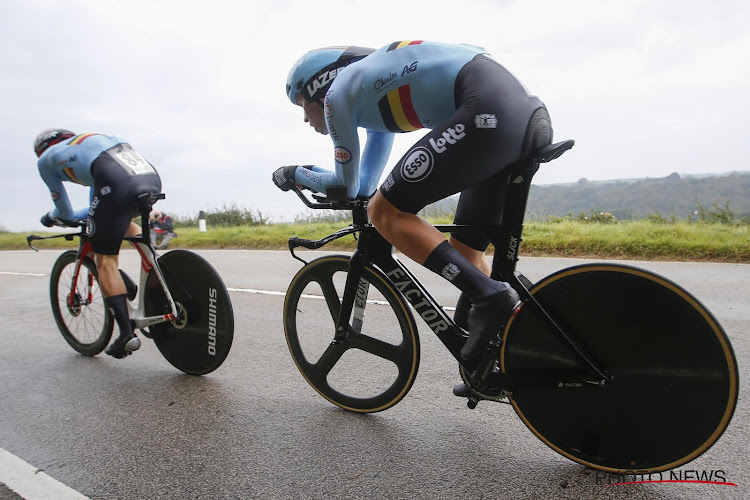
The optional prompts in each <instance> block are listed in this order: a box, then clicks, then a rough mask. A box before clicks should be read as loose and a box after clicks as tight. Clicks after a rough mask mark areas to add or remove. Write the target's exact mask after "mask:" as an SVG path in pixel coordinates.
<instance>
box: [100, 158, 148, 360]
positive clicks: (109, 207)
mask: <svg viewBox="0 0 750 500" xmlns="http://www.w3.org/2000/svg"><path fill="white" fill-rule="evenodd" d="M91 172H92V175H93V177H94V197H93V198H92V202H91V208H90V210H89V220H90V225H91V228H92V235H91V247H92V249H93V250H94V252H95V253H96V255H97V270H98V272H99V281H100V286H101V288H102V293H103V295H104V297H105V300H106V302H107V306H108V307H109V309H110V312H111V313H112V315H113V317H114V318H115V321H116V322H117V325H118V327H119V329H120V335H119V337H118V338H117V339H115V341H114V342H113V343H112V344H111V345H110V346H109V347H108V348H107V349H106V350H105V352H106V353H107V354H109V355H111V356H114V357H117V358H121V357H124V356H126V355H127V354H128V353H130V352H131V351H134V350H137V349H138V348H139V347H140V340H139V339H138V338H137V336H136V335H135V332H134V331H133V325H132V323H131V321H130V315H129V313H128V308H127V302H126V300H127V290H126V287H125V283H124V282H123V280H122V277H121V276H120V272H119V252H120V245H121V244H122V240H123V237H124V235H125V234H128V235H134V234H137V233H138V232H140V229H139V228H138V226H137V225H135V224H133V223H132V220H131V219H132V218H133V215H134V213H133V207H132V206H131V203H130V199H131V194H132V185H133V183H134V181H133V179H137V178H138V177H139V176H131V175H130V174H129V173H128V171H126V170H125V169H124V168H123V167H122V166H121V165H120V164H119V163H117V162H116V161H115V160H114V159H113V158H112V157H111V156H109V155H108V154H106V153H103V154H102V155H100V156H99V157H98V158H97V159H96V160H94V162H93V164H92V166H91ZM156 177H157V179H158V176H156Z"/></svg>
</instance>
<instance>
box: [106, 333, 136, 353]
mask: <svg viewBox="0 0 750 500" xmlns="http://www.w3.org/2000/svg"><path fill="white" fill-rule="evenodd" d="M140 348H141V339H139V338H138V336H137V335H136V334H135V333H128V334H127V335H120V336H119V337H117V338H116V339H115V341H114V342H112V343H111V344H109V347H107V348H106V349H105V350H104V352H105V353H106V354H108V355H110V356H112V357H113V358H117V359H122V358H124V357H125V356H127V355H128V354H130V353H132V352H133V351H137V350H138V349H140Z"/></svg>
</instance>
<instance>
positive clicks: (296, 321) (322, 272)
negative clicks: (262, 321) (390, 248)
mask: <svg viewBox="0 0 750 500" xmlns="http://www.w3.org/2000/svg"><path fill="white" fill-rule="evenodd" d="M348 268H349V257H347V256H342V255H332V256H326V257H321V258H319V259H316V260H314V261H312V262H310V263H308V264H307V265H306V266H304V267H303V268H302V269H301V270H300V271H299V272H298V273H297V275H296V276H295V277H294V279H293V280H292V282H291V284H290V285H289V290H288V291H287V294H286V299H285V301H284V333H285V335H286V340H287V345H288V346H289V351H290V352H291V354H292V358H293V359H294V362H295V363H296V364H297V368H299V371H300V373H302V376H303V377H304V378H305V380H307V382H308V383H309V384H310V385H311V386H312V387H313V389H315V390H316V391H317V392H318V393H319V394H320V395H321V396H323V397H324V398H326V399H327V400H328V401H330V402H331V403H333V404H335V405H337V406H339V407H341V408H343V409H345V410H349V411H353V412H358V413H373V412H377V411H382V410H385V409H387V408H390V407H391V406H393V405H395V404H396V403H398V402H399V401H401V399H402V398H403V397H404V396H406V394H407V393H408V392H409V389H410V388H411V386H412V384H413V383H414V379H415V378H416V376H417V371H418V368H419V336H418V331H417V325H416V324H415V322H414V317H413V316H412V314H411V311H409V309H408V307H407V305H406V302H405V300H404V298H403V296H402V295H401V293H400V292H398V290H397V289H395V288H394V287H393V285H392V283H391V282H390V281H389V280H388V279H387V278H386V277H385V276H384V275H383V274H382V273H381V272H380V271H378V270H377V269H375V268H373V267H371V266H367V267H365V270H364V275H363V278H364V280H366V281H360V288H359V293H360V294H361V293H362V292H364V291H365V290H366V292H365V293H366V294H367V295H365V297H366V300H358V301H357V302H358V303H359V305H360V306H361V307H362V309H360V310H361V312H362V314H364V313H365V311H366V312H367V314H366V316H364V317H363V318H362V317H360V318H359V319H357V316H358V314H357V313H354V314H352V320H351V323H350V326H351V329H350V331H349V334H348V335H347V338H346V339H345V340H343V341H341V342H338V343H334V342H333V340H334V334H335V331H334V330H335V320H336V318H337V317H338V314H339V310H340V309H341V299H340V297H341V296H342V295H343V293H344V283H345V281H346V276H347V273H348ZM358 296H360V297H361V295H358Z"/></svg>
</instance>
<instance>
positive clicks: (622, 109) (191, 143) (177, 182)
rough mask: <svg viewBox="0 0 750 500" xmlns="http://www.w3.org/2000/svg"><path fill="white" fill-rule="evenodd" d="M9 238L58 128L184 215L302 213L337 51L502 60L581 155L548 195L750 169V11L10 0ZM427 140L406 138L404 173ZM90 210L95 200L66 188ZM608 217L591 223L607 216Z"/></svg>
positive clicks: (1, 29)
mask: <svg viewBox="0 0 750 500" xmlns="http://www.w3.org/2000/svg"><path fill="white" fill-rule="evenodd" d="M0 6H2V17H1V18H0V68H1V69H2V77H1V78H0V116H1V117H2V118H1V119H0V127H1V128H2V134H1V138H0V144H1V146H0V148H1V149H2V158H3V167H2V168H3V176H2V179H3V180H2V190H1V191H0V228H5V229H9V230H13V231H26V230H39V229H41V228H42V226H40V225H39V222H38V221H39V218H40V217H41V215H42V214H44V213H45V212H47V211H48V210H50V209H51V208H52V202H51V200H50V197H49V192H48V191H47V189H46V187H45V185H44V183H43V182H42V181H41V179H40V177H39V174H38V172H37V169H36V157H35V155H34V153H33V150H32V142H33V139H34V137H35V136H36V134H37V133H38V132H39V131H40V130H42V129H44V128H47V127H63V128H68V129H71V130H73V131H75V132H78V133H83V132H103V133H111V134H117V135H121V136H123V137H125V138H127V139H128V140H129V141H130V143H131V144H132V145H133V146H134V147H135V148H136V149H137V150H138V151H139V152H140V153H141V154H143V155H144V156H145V157H146V158H148V159H149V160H150V161H151V162H152V163H153V164H154V165H155V166H156V168H157V170H158V171H159V173H160V174H161V177H162V182H163V185H164V192H165V193H166V194H167V199H166V200H165V201H163V202H160V203H159V206H160V208H162V209H163V210H164V211H165V212H167V213H173V214H177V215H194V214H197V213H198V211H199V210H201V209H203V210H206V209H215V208H219V207H221V206H223V205H225V204H226V205H232V204H237V205H239V206H242V207H246V208H250V209H255V210H259V211H260V212H262V213H263V214H264V215H266V216H269V217H270V218H271V219H272V220H274V221H282V220H291V219H292V218H293V217H294V215H295V214H299V213H303V212H305V207H304V206H303V205H302V204H301V203H300V202H299V200H297V198H296V197H295V196H294V195H292V194H289V193H282V192H281V191H279V190H277V189H276V188H275V187H274V185H273V184H272V182H271V173H272V172H273V171H274V170H275V169H276V168H277V167H278V166H282V165H290V164H310V163H315V164H318V165H321V166H327V167H332V154H331V143H330V139H329V138H328V137H324V136H321V135H318V134H316V133H315V132H314V131H313V130H312V129H311V128H310V127H309V126H308V125H307V124H305V123H303V121H302V111H301V108H299V107H296V106H292V105H291V103H289V101H288V100H287V98H286V96H285V95H284V92H283V90H282V89H283V87H284V84H285V80H286V75H287V72H288V70H289V67H290V66H291V64H292V63H293V62H294V61H295V60H296V59H297V58H298V57H299V56H301V55H302V54H303V53H304V52H306V51H307V50H309V49H312V48H317V47H321V46H327V45H345V44H347V45H348V44H352V45H361V46H369V47H374V48H377V47H381V46H383V45H386V44H390V43H391V42H393V41H396V40H404V39H409V40H412V39H413V40H418V39H425V40H438V41H445V42H456V43H470V44H474V45H479V46H482V47H484V48H486V49H487V50H488V51H489V52H490V53H491V54H492V55H493V56H494V57H495V58H496V59H497V60H498V61H500V62H501V63H502V64H503V65H505V66H506V67H507V68H508V69H510V70H511V71H512V72H513V73H514V74H515V75H516V76H517V77H519V78H520V79H521V80H522V81H523V82H524V83H525V84H526V86H527V87H528V88H529V89H530V90H531V91H532V93H534V94H536V95H538V96H539V97H540V98H541V99H542V100H543V101H544V102H545V103H546V105H547V107H548V109H549V111H550V113H551V116H552V122H553V126H554V129H555V139H556V140H562V139H568V138H572V139H575V140H576V147H575V148H574V149H573V150H572V151H570V152H568V153H566V154H565V155H564V156H563V157H562V158H561V159H559V160H557V161H555V162H554V163H552V164H550V165H548V166H543V167H542V169H541V170H540V171H539V173H538V174H537V176H536V178H535V183H536V184H553V183H559V182H573V181H577V180H578V179H580V178H582V177H585V178H587V179H589V180H606V179H621V178H640V177H665V176H667V175H669V174H670V173H672V172H679V173H681V174H695V173H725V172H730V171H748V170H750V166H748V160H747V158H748V157H750V140H749V139H748V129H749V128H750V127H748V124H747V123H748V114H749V112H750V29H748V26H750V2H748V1H747V0H711V1H708V0H700V1H695V0H622V1H619V2H612V1H595V0H584V1H576V0H568V1H559V0H517V1H513V0H509V1H504V0H484V1H482V0H451V1H446V0H429V1H421V0H396V1H391V0H370V1H360V0H344V1H341V2H339V1H322V2H314V1H310V0H305V1H297V0H231V1H224V0H213V1H206V0H202V1H192V0H127V1H124V0H68V1H65V2H58V1H52V0H0ZM419 134H420V133H419V132H415V133H411V134H401V135H399V136H398V137H397V138H396V145H395V147H394V151H393V154H392V155H391V161H390V163H389V166H388V167H386V172H387V171H389V170H390V168H391V167H392V166H393V164H394V163H395V162H396V161H397V160H398V158H399V157H400V156H401V155H402V154H403V153H404V152H406V150H407V149H408V147H409V146H410V145H411V144H412V143H413V142H415V141H416V140H417V139H418V138H419V137H420V135H419ZM66 186H69V188H68V192H69V193H70V194H71V196H72V198H73V199H74V201H75V202H76V205H77V206H78V207H80V206H82V205H86V204H87V197H88V190H87V189H85V188H82V187H80V186H76V185H73V184H69V183H66ZM592 208H594V207H592Z"/></svg>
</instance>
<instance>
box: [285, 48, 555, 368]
mask: <svg viewBox="0 0 750 500" xmlns="http://www.w3.org/2000/svg"><path fill="white" fill-rule="evenodd" d="M286 94H287V96H288V97H289V99H290V100H291V101H292V103H293V104H296V105H298V106H301V107H302V109H303V111H304V121H305V122H309V124H310V126H312V127H313V128H314V129H315V130H316V131H317V132H319V133H321V134H324V135H329V136H330V137H331V139H332V140H333V161H334V170H333V171H331V170H327V169H324V168H321V167H318V166H315V165H304V166H296V165H292V166H287V167H281V168H280V169H278V170H276V171H275V172H274V174H273V180H274V182H275V183H276V185H277V186H278V187H279V188H280V189H282V190H284V191H286V190H289V189H290V188H291V187H292V186H293V185H294V184H298V185H300V186H304V187H307V188H310V189H312V190H314V191H318V192H322V193H328V194H329V197H330V196H331V195H332V194H333V193H334V190H333V189H331V188H334V189H335V188H341V187H343V189H345V193H346V197H347V198H349V199H355V198H370V197H371V199H370V201H369V204H368V215H369V217H370V220H371V221H372V223H373V224H374V225H375V227H376V228H377V230H378V232H379V233H380V234H381V235H383V237H385V238H386V239H387V240H388V241H389V242H390V243H391V244H392V245H393V246H395V247H396V248H397V249H399V250H400V251H401V252H403V253H404V254H405V255H407V256H408V257H410V258H411V259H413V260H414V261H416V262H418V263H420V264H423V265H424V266H425V267H427V268H428V269H430V270H432V271H433V272H435V273H437V274H439V275H441V276H443V277H444V278H445V279H447V280H449V281H450V282H451V283H453V284H454V285H455V286H456V287H458V288H459V289H460V290H461V292H462V293H463V294H465V295H466V296H468V297H469V298H470V299H471V304H472V307H471V309H470V310H469V313H468V329H469V332H470V334H469V339H468V340H467V342H466V344H465V346H464V347H463V349H462V350H461V356H462V357H463V358H464V359H471V358H473V357H475V356H476V355H477V354H478V353H480V352H481V349H482V347H483V346H484V345H485V344H486V343H487V342H488V341H489V340H490V339H491V338H492V337H493V336H494V335H496V334H497V333H498V332H499V331H500V330H501V329H502V328H503V327H504V324H505V323H506V322H507V320H508V319H509V318H510V317H511V316H512V315H513V314H515V312H517V311H518V309H519V307H520V304H521V303H520V300H519V296H518V294H517V293H516V292H515V291H514V290H513V289H512V288H511V287H510V285H508V283H505V282H501V281H495V280H493V279H491V278H490V277H489V274H490V266H489V264H488V263H487V261H486V260H485V254H484V252H485V250H486V249H487V247H488V245H489V241H488V239H487V238H486V236H484V235H482V234H475V233H456V234H452V235H451V236H450V238H449V240H447V241H446V239H445V237H444V235H443V234H442V233H440V231H438V230H437V229H435V228H434V227H433V226H432V225H430V224H429V223H427V222H426V221H424V220H422V219H421V218H419V217H418V216H417V215H416V214H417V212H419V210H421V209H422V208H423V207H425V206H426V205H428V204H429V203H432V202H435V201H437V200H441V199H443V198H446V197H448V196H450V195H452V194H455V193H461V195H460V198H459V201H458V207H457V209H456V215H455V219H454V222H455V223H456V224H497V223H499V222H500V220H501V217H502V213H501V210H502V206H503V196H504V193H505V190H506V186H505V185H504V182H505V180H504V178H503V177H504V176H503V173H504V171H505V170H506V169H507V168H508V167H509V166H510V165H512V164H514V163H516V162H518V161H519V160H521V159H522V158H524V156H526V155H528V154H529V153H531V151H533V150H534V149H536V148H538V147H541V146H544V145H547V144H549V143H551V141H552V128H551V121H550V117H549V114H548V113H547V110H546V108H545V106H544V104H543V103H542V101H540V100H539V99H538V98H537V97H534V96H532V95H530V94H529V92H528V91H527V90H526V88H525V87H524V86H523V85H522V84H521V83H520V82H519V81H518V80H517V79H516V78H515V77H514V76H513V75H512V74H511V73H510V72H508V70H506V69H505V68H504V67H503V66H501V65H500V64H499V63H497V62H496V61H495V60H494V59H492V58H491V57H490V56H489V55H488V54H487V52H486V51H485V50H484V49H482V48H479V47H474V46H469V45H451V44H445V43H436V42H428V41H421V40H413V41H409V40H406V41H399V42H394V43H392V44H390V45H386V46H384V47H382V48H380V49H378V50H373V49H367V48H363V47H356V46H350V47H327V48H323V49H317V50H313V51H311V52H308V53H307V54H305V55H304V56H302V57H301V58H300V59H299V60H298V61H297V62H296V63H294V66H292V69H291V71H290V72H289V76H288V77H287V82H286ZM358 127H361V128H364V129H365V130H366V132H367V142H366V144H365V147H364V149H363V150H362V151H361V152H360V144H359V138H358V135H357V129H358ZM422 128H425V129H430V130H431V131H430V132H429V133H427V134H426V135H425V136H424V137H422V138H421V139H420V140H419V141H417V142H416V143H415V144H414V145H413V146H412V147H411V149H410V150H409V151H408V152H407V153H406V154H405V155H404V156H403V157H402V158H401V159H400V160H399V161H398V162H397V163H396V164H395V166H394V167H393V170H392V171H391V173H390V174H389V175H388V176H387V177H386V178H385V181H384V182H383V183H382V185H381V186H380V189H378V190H377V191H376V186H377V183H378V181H379V179H380V175H381V173H382V171H383V168H384V167H385V164H386V162H387V161H388V156H389V154H390V152H391V147H392V145H393V138H394V135H393V134H394V133H399V132H411V131H414V130H418V129H422ZM373 193H374V194H373Z"/></svg>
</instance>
